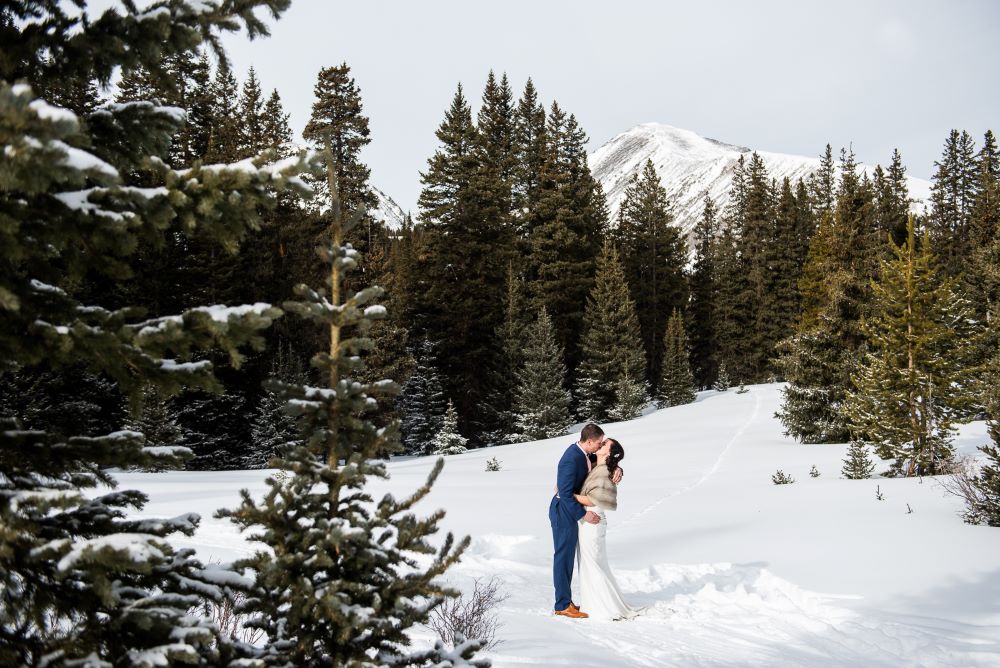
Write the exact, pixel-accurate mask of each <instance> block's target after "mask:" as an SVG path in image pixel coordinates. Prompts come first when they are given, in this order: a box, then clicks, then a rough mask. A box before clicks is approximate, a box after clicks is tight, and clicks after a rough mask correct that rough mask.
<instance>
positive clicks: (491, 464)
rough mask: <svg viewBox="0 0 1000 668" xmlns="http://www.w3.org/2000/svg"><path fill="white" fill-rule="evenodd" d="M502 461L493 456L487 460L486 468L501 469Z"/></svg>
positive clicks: (489, 469)
mask: <svg viewBox="0 0 1000 668" xmlns="http://www.w3.org/2000/svg"><path fill="white" fill-rule="evenodd" d="M501 464H502V462H501V461H500V460H499V459H497V458H496V457H491V458H489V459H487V460H486V470H487V471H488V472H489V471H499V470H500V465H501Z"/></svg>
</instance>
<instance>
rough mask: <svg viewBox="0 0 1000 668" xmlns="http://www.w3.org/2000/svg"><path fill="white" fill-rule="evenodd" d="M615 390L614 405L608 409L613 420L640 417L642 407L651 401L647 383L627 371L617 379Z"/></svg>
mask: <svg viewBox="0 0 1000 668" xmlns="http://www.w3.org/2000/svg"><path fill="white" fill-rule="evenodd" d="M614 391H615V398H614V405H613V406H612V407H611V410H609V411H608V419H610V420H612V421H613V422H625V421H626V420H633V419H635V418H637V417H639V416H640V415H641V414H642V409H643V408H645V407H646V405H647V404H648V403H649V394H648V393H647V392H646V385H645V383H643V382H642V381H641V380H637V379H635V378H633V377H632V376H631V374H629V373H628V372H627V371H626V372H625V373H623V374H621V375H620V376H619V377H618V379H617V380H616V381H615V383H614Z"/></svg>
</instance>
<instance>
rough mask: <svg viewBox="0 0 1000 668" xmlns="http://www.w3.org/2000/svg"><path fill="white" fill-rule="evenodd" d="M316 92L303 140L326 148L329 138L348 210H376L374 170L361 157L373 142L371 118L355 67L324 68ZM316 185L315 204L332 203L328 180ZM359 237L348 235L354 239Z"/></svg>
mask: <svg viewBox="0 0 1000 668" xmlns="http://www.w3.org/2000/svg"><path fill="white" fill-rule="evenodd" d="M313 93H314V95H315V96H316V100H315V101H314V102H313V106H312V115H311V116H310V117H309V122H308V123H307V124H306V127H305V130H303V131H302V138H303V139H305V140H306V141H308V142H310V143H311V144H312V145H313V146H315V147H322V146H323V142H324V141H326V139H327V137H329V140H330V145H331V147H332V150H333V160H334V164H335V165H336V166H337V167H336V169H337V183H338V187H339V188H340V199H341V201H342V202H343V206H344V210H345V211H356V210H358V209H359V208H360V207H365V208H367V209H370V208H373V207H375V205H377V204H378V200H377V198H376V197H375V193H374V192H373V191H372V189H371V186H369V185H368V178H369V177H370V176H371V170H370V169H369V168H368V167H367V166H366V165H365V164H364V163H362V162H361V156H360V154H361V149H363V148H364V147H365V146H367V145H368V144H370V143H371V136H370V135H371V131H370V130H369V129H368V117H367V116H365V115H364V113H363V107H362V102H361V90H360V88H358V85H357V84H356V83H355V81H354V78H353V77H352V76H351V68H350V67H349V66H348V65H347V63H341V64H340V65H338V66H336V67H324V68H322V69H321V70H320V71H319V75H318V76H317V79H316V86H315V87H314V89H313ZM313 183H314V184H315V186H316V188H317V189H318V193H317V196H316V197H315V198H314V200H313V201H314V202H318V203H319V206H321V207H325V206H326V205H327V204H328V203H329V201H330V199H329V197H328V195H327V193H326V192H325V191H326V188H327V186H326V180H325V179H323V178H318V179H314V180H313ZM324 234H326V232H325V231H324ZM356 236H357V235H356V234H349V235H348V237H349V238H351V239H354V238H355V237H356Z"/></svg>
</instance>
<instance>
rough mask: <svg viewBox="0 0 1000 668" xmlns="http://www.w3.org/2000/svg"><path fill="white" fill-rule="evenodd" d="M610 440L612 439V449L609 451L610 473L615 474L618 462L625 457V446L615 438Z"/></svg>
mask: <svg viewBox="0 0 1000 668" xmlns="http://www.w3.org/2000/svg"><path fill="white" fill-rule="evenodd" d="M608 440H609V441H611V451H610V452H609V453H608V475H612V476H613V475H614V474H615V470H616V469H617V468H618V462H620V461H621V460H623V459H625V448H623V447H622V444H621V443H619V442H618V441H616V440H615V439H613V438H609V439H608Z"/></svg>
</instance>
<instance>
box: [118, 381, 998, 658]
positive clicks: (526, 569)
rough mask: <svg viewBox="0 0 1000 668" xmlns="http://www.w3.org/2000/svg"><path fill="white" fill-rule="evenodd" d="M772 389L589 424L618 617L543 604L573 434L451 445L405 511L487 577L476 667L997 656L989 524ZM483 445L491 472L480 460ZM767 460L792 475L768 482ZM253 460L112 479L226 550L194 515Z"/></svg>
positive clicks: (230, 551)
mask: <svg viewBox="0 0 1000 668" xmlns="http://www.w3.org/2000/svg"><path fill="white" fill-rule="evenodd" d="M780 387H781V386H780V385H758V386H751V387H749V388H748V389H749V392H747V393H745V394H737V393H736V392H735V391H734V390H730V391H729V392H726V393H723V394H720V393H716V392H704V393H701V394H700V395H699V397H698V401H697V402H696V403H694V404H690V405H687V406H679V407H675V408H670V409H666V410H661V411H656V412H654V413H651V414H648V415H646V416H644V417H642V418H640V419H637V420H633V421H631V422H626V423H620V424H611V425H605V430H606V431H607V433H608V434H609V435H612V436H614V437H615V438H617V439H619V440H620V441H621V443H622V444H623V446H624V447H625V452H626V456H625V460H624V461H623V463H622V465H623V467H624V468H625V472H626V473H625V480H624V481H623V483H622V486H621V488H620V491H619V508H618V511H617V512H614V513H609V531H608V552H609V556H610V560H611V564H612V566H613V568H614V570H615V573H616V575H617V577H618V580H619V583H620V584H621V586H622V589H623V591H624V592H625V595H626V599H627V600H628V601H629V602H630V603H633V604H635V605H639V606H645V607H646V608H647V610H646V612H645V613H644V614H643V615H642V616H641V617H640V618H638V619H636V620H633V621H627V622H597V621H594V620H580V621H575V620H570V619H565V618H560V617H554V616H553V615H552V614H551V608H552V585H551V534H550V530H549V524H548V519H547V514H546V513H547V508H548V502H549V498H550V496H551V494H552V487H553V484H554V481H555V468H556V462H557V460H558V458H559V456H560V454H561V453H562V450H563V449H564V448H565V447H566V446H567V445H568V444H569V443H571V442H572V441H573V440H575V439H574V437H573V436H567V437H563V438H557V439H551V440H548V441H540V442H536V443H526V444H518V445H510V446H503V447H497V448H490V449H487V450H479V451H474V452H470V453H468V454H465V455H459V456H453V457H449V458H448V462H447V465H446V467H445V470H444V473H443V474H442V476H441V478H440V479H439V481H438V482H437V484H436V486H435V488H434V491H433V493H432V494H431V495H430V498H429V499H428V500H426V501H425V502H424V506H423V508H422V510H424V511H425V512H426V511H428V510H430V509H431V508H433V507H444V508H446V509H447V511H448V517H447V518H446V520H445V527H446V528H447V529H448V530H451V531H454V532H456V533H459V534H469V535H471V536H472V537H473V542H472V546H471V548H470V549H469V551H468V552H467V553H466V556H465V557H464V559H463V561H462V563H461V564H460V565H459V566H458V567H457V568H455V569H454V570H453V571H452V572H451V573H450V576H449V577H450V578H451V581H452V583H453V584H454V585H455V586H457V587H459V588H463V589H470V588H471V585H472V581H473V578H476V577H480V576H487V577H488V576H493V575H498V576H500V577H501V578H503V580H504V581H505V587H506V590H507V592H508V593H509V594H510V598H509V599H508V600H507V601H506V603H505V604H504V605H503V607H502V609H501V611H500V618H501V621H502V623H503V624H504V626H503V628H502V629H501V630H500V633H499V636H500V637H501V638H502V640H503V643H502V644H501V645H500V646H499V647H498V648H497V649H496V650H495V651H494V652H492V653H491V654H490V656H491V657H492V658H493V661H494V666H501V667H502V666H546V667H548V666H574V667H575V668H586V667H590V666H593V667H594V668H609V667H612V666H865V667H875V666H962V667H966V666H1000V529H996V528H989V527H973V526H968V525H965V524H963V523H962V521H961V520H960V519H959V517H958V516H957V513H958V511H959V510H960V508H961V504H960V502H959V501H958V500H957V499H955V498H953V497H949V496H947V495H945V493H944V491H943V490H942V489H941V487H940V485H939V484H938V483H937V482H936V481H935V480H933V479H923V480H900V479H891V480H888V479H872V480H844V479H842V478H841V477H840V467H841V460H842V459H843V458H844V453H845V449H846V448H845V446H841V445H802V444H799V443H796V442H794V441H792V440H791V439H789V438H787V437H785V436H783V435H782V433H781V425H780V423H779V422H778V421H777V420H776V419H775V417H774V413H775V411H776V410H777V409H778V406H779V404H780ZM986 440H987V436H986V430H985V426H984V425H983V424H982V423H974V424H972V425H968V426H966V427H965V428H963V430H962V433H961V436H960V437H959V439H958V441H957V445H958V448H959V450H960V451H961V452H963V453H974V452H975V449H976V446H978V445H980V444H982V443H984V442H986ZM491 457H496V458H497V459H499V460H500V461H501V462H502V470H501V471H499V472H486V471H485V462H486V460H487V459H489V458H491ZM432 463H433V460H432V458H416V459H401V460H398V461H393V462H392V463H391V464H390V466H389V470H390V472H391V474H392V478H391V480H389V481H379V482H378V483H377V484H374V485H373V487H372V490H373V492H375V493H376V498H378V497H379V496H380V494H381V492H383V491H393V492H395V493H397V494H398V495H403V494H405V493H407V492H409V491H412V490H413V489H415V488H416V487H417V486H418V485H419V484H420V483H421V482H422V481H423V480H424V479H425V477H426V474H427V472H428V471H429V469H430V468H431V466H432ZM813 465H815V466H816V467H817V468H818V470H819V471H820V474H821V475H820V477H818V478H812V477H810V475H809V470H810V467H811V466H813ZM779 468H780V469H782V470H784V471H785V472H786V473H788V474H790V475H791V476H793V477H794V478H795V483H794V484H791V485H781V486H777V485H774V484H772V483H771V474H773V473H774V472H775V471H776V470H777V469H779ZM266 475H267V472H264V471H244V472H225V473H209V472H206V473H196V472H176V473H158V474H151V473H150V474H140V473H127V474H121V475H120V476H119V478H120V480H121V483H122V484H123V486H126V487H127V488H132V487H137V488H140V489H143V490H145V491H146V492H147V493H149V495H150V497H151V500H150V503H149V505H148V506H147V508H146V510H145V511H144V514H146V515H175V514H179V513H182V512H188V511H197V512H200V513H201V514H202V516H203V520H202V525H201V528H200V529H199V531H198V533H197V534H196V535H195V536H194V537H193V538H191V539H187V538H184V539H183V540H178V541H177V544H178V545H193V546H195V547H197V549H198V550H199V552H200V554H201V556H202V557H203V558H204V559H211V560H222V561H228V560H231V559H233V558H235V557H237V556H239V555H241V554H243V553H245V552H247V551H248V550H249V549H250V548H249V546H248V545H247V544H246V543H245V542H244V541H243V540H242V538H241V537H240V534H239V533H238V532H237V531H236V529H235V528H234V527H233V526H232V525H231V524H229V523H228V522H227V521H223V520H217V519H214V518H213V517H212V515H213V513H214V511H215V510H216V509H217V508H220V507H223V506H230V507H232V506H235V505H236V504H237V503H238V491H239V489H240V488H242V487H247V488H249V489H251V490H252V491H255V492H262V491H263V489H264V484H263V478H264V477H265V476H266ZM876 487H878V488H879V489H880V490H881V492H882V493H883V495H884V500H878V499H876ZM908 507H909V508H910V509H912V513H909V512H908ZM418 510H420V508H418ZM416 636H417V639H418V640H419V639H422V638H430V637H431V636H430V632H429V631H426V630H420V631H418V633H417V634H416Z"/></svg>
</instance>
